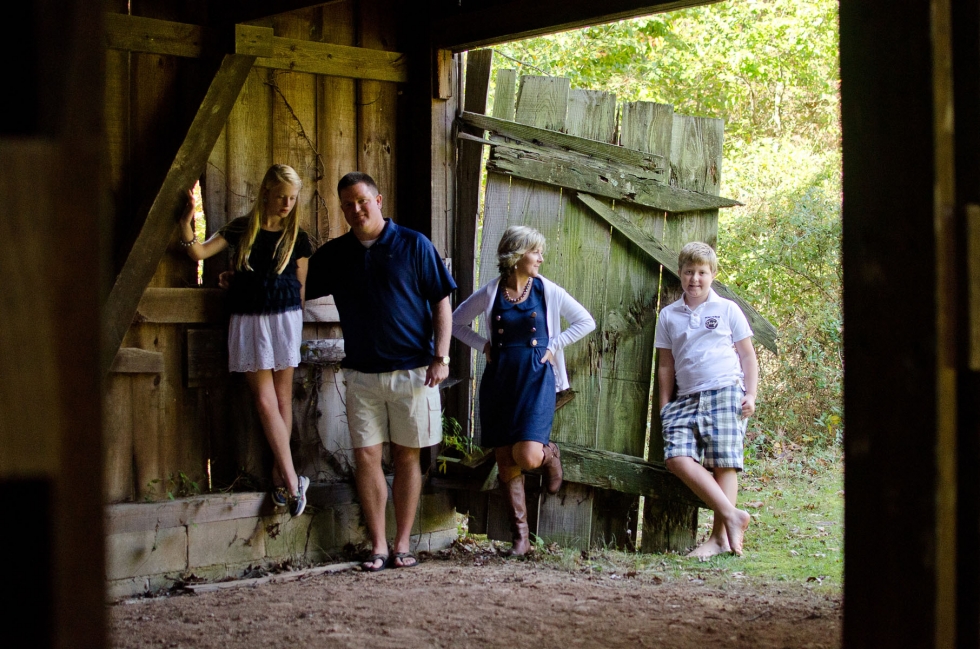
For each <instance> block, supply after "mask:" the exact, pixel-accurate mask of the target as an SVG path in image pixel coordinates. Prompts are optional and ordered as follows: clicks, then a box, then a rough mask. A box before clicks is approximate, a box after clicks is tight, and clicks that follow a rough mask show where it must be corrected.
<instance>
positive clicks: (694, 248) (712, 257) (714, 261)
mask: <svg viewBox="0 0 980 649" xmlns="http://www.w3.org/2000/svg"><path fill="white" fill-rule="evenodd" d="M691 264H694V265H699V264H705V265H707V266H708V267H709V268H710V269H711V274H712V275H717V274H718V255H716V254H715V250H714V248H712V247H711V246H709V245H708V244H706V243H703V242H701V241H692V242H691V243H688V244H685V245H684V247H683V248H681V251H680V253H678V255H677V270H678V271H682V270H684V266H688V265H691Z"/></svg>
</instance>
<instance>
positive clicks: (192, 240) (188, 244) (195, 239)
mask: <svg viewBox="0 0 980 649" xmlns="http://www.w3.org/2000/svg"><path fill="white" fill-rule="evenodd" d="M195 243H197V237H194V238H193V239H191V240H190V241H184V240H183V239H181V240H180V245H181V246H183V247H185V248H190V247H191V246H193V245H194V244H195Z"/></svg>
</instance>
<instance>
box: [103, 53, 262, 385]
mask: <svg viewBox="0 0 980 649" xmlns="http://www.w3.org/2000/svg"><path fill="white" fill-rule="evenodd" d="M254 63H255V57H254V56H250V55H243V54H226V55H225V56H224V59H223V60H222V62H221V66H220V67H219V68H218V72H217V73H216V74H215V76H214V79H213V80H212V81H211V85H210V87H209V88H208V90H207V93H206V94H205V96H204V100H203V101H202V102H201V106H200V108H198V110H197V114H196V115H195V116H194V120H193V121H192V122H191V125H190V128H189V129H188V130H187V135H186V136H185V137H184V141H183V143H182V144H181V145H180V148H179V149H178V150H177V155H176V156H175V157H174V161H173V163H172V164H171V165H170V170H169V171H168V172H167V176H166V178H164V180H163V183H162V184H161V186H160V190H159V191H158V192H157V195H156V197H155V198H154V199H153V204H152V205H151V206H150V211H149V213H148V214H147V215H146V221H145V222H144V223H143V227H142V229H141V230H140V233H139V236H138V237H137V238H136V242H135V243H134V244H133V249H132V250H131V251H130V252H129V256H128V257H127V258H126V263H125V264H124V265H123V268H122V270H121V271H120V273H119V276H118V277H117V278H116V281H115V284H113V286H112V290H111V291H110V293H109V299H108V300H107V301H106V305H105V308H104V310H103V313H102V351H101V364H100V365H101V376H102V377H103V378H104V377H105V376H106V374H107V373H108V371H109V368H110V367H111V366H112V361H113V359H114V358H115V356H116V352H117V351H118V350H119V346H120V345H121V344H122V340H123V336H125V335H126V330H127V329H129V326H130V324H131V323H132V321H133V316H135V315H136V309H137V307H138V306H139V303H140V298H141V297H142V296H143V291H145V290H146V287H147V286H148V285H149V283H150V280H151V279H152V278H153V273H154V272H156V268H157V265H158V264H159V263H160V258H161V257H163V255H164V253H165V252H166V250H167V246H168V245H169V244H170V239H171V235H172V234H173V230H174V227H175V225H176V218H175V217H176V215H177V214H178V212H179V210H180V209H181V208H183V206H184V205H185V203H186V201H187V197H186V192H187V189H188V188H190V187H191V186H192V185H193V184H194V181H195V180H197V179H198V178H199V177H200V175H201V173H202V172H203V170H204V166H205V165H206V164H207V160H208V156H209V155H210V154H211V149H213V148H214V145H215V142H217V140H218V136H219V135H220V134H221V129H222V128H223V127H224V125H225V122H226V121H227V119H228V114H229V113H231V109H232V107H233V106H234V105H235V102H236V101H237V100H238V95H239V94H240V93H241V90H242V86H244V85H245V81H246V79H247V78H248V73H249V71H250V70H251V69H252V65H253V64H254Z"/></svg>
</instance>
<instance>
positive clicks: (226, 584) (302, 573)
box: [184, 561, 361, 595]
mask: <svg viewBox="0 0 980 649" xmlns="http://www.w3.org/2000/svg"><path fill="white" fill-rule="evenodd" d="M360 565H361V562H360V561H347V562H343V563H332V564H330V565H328V566H317V567H316V568H303V569H301V570H292V571H290V572H283V573H278V574H272V575H268V576H265V577H253V578H250V579H235V580H234V581H221V582H214V583H210V584H186V585H185V586H184V590H188V591H190V592H192V593H194V594H195V595H200V594H201V593H217V592H220V591H223V590H231V589H233V588H255V587H256V586H261V585H263V584H285V583H287V582H290V581H297V580H299V579H308V578H310V577H315V576H317V575H324V574H332V573H335V572H344V571H346V570H353V569H354V568H358V567H360Z"/></svg>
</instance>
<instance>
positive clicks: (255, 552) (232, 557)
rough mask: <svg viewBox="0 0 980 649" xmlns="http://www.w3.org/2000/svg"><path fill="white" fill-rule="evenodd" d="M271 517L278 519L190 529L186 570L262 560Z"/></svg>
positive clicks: (209, 525)
mask: <svg viewBox="0 0 980 649" xmlns="http://www.w3.org/2000/svg"><path fill="white" fill-rule="evenodd" d="M282 517H283V518H286V517H288V515H286V514H284V515H283V516H282ZM272 518H279V517H265V518H241V519H237V520H228V521H216V522H213V523H202V524H198V525H191V526H189V527H188V529H187V559H188V560H187V564H188V568H198V567H201V566H210V565H214V564H229V563H241V562H248V561H258V560H259V559H263V558H265V540H266V531H265V522H266V521H268V520H270V519H272Z"/></svg>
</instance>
